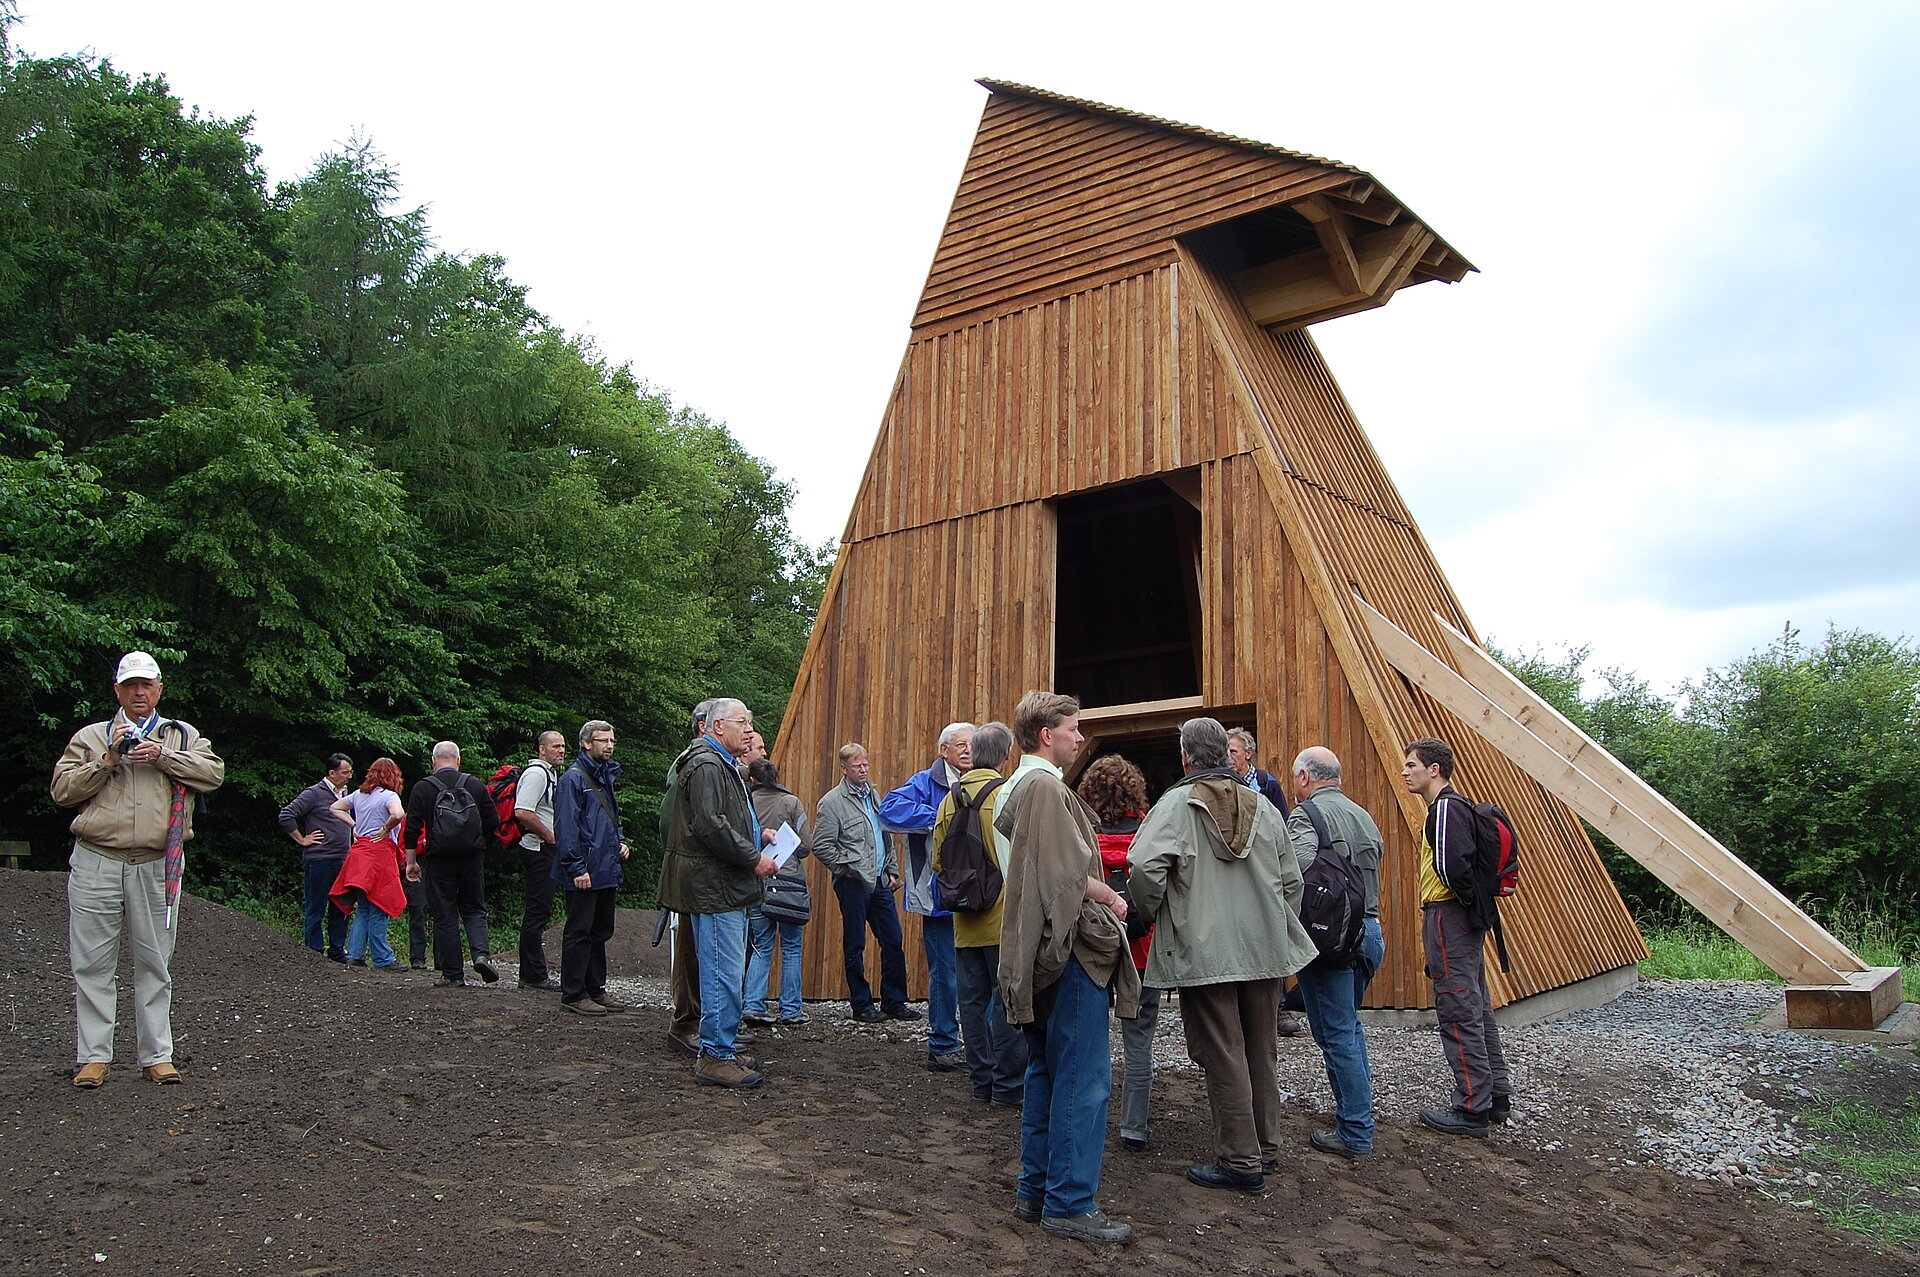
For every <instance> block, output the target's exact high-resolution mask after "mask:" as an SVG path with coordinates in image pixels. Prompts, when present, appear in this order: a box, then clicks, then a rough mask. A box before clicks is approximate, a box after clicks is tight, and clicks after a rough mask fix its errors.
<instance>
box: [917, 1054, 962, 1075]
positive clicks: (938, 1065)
mask: <svg viewBox="0 0 1920 1277" xmlns="http://www.w3.org/2000/svg"><path fill="white" fill-rule="evenodd" d="M966 1067H967V1057H966V1056H964V1055H962V1054H961V1053H960V1052H958V1051H929V1052H927V1071H928V1072H930V1073H958V1072H959V1071H960V1070H962V1069H964V1068H966Z"/></svg>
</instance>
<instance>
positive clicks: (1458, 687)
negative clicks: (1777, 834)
mask: <svg viewBox="0 0 1920 1277" xmlns="http://www.w3.org/2000/svg"><path fill="white" fill-rule="evenodd" d="M1353 601H1354V607H1355V610H1356V611H1357V613H1358V614H1359V616H1360V618H1361V620H1362V621H1364V622H1365V624H1366V626H1367V630H1368V632H1369V634H1370V635H1371V636H1372V638H1373V641H1374V644H1375V645H1376V646H1377V647H1378V648H1379V649H1380V653H1381V655H1383V656H1385V657H1386V658H1387V661H1388V663H1389V664H1391V665H1392V666H1393V667H1394V668H1395V669H1397V670H1399V671H1400V672H1401V673H1402V674H1404V675H1406V676H1407V678H1408V679H1409V680H1411V681H1412V682H1413V684H1414V685H1415V686H1417V687H1418V688H1420V690H1421V691H1423V692H1425V693H1427V695H1429V696H1431V697H1432V698H1433V699H1434V700H1436V701H1438V702H1439V703H1440V704H1441V705H1443V706H1445V707H1446V708H1447V709H1448V710H1450V711H1451V712H1452V713H1453V714H1454V716H1455V717H1457V718H1459V720H1460V721H1461V722H1463V723H1465V724H1466V725H1467V726H1468V727H1470V728H1472V729H1473V730H1474V731H1475V732H1478V733H1479V734H1480V735H1481V736H1483V737H1485V738H1486V740H1487V742H1488V743H1489V744H1491V745H1492V746H1493V747H1494V748H1495V749H1498V750H1499V751H1500V752H1501V753H1503V754H1505V755H1506V756H1507V757H1508V758H1509V759H1511V760H1512V761H1513V763H1514V765H1515V766H1517V767H1519V768H1520V770H1521V771H1524V772H1526V773H1527V775H1529V776H1531V777H1533V778H1534V779H1535V780H1537V781H1539V782H1540V783H1541V784H1542V785H1544V786H1546V788H1547V791H1548V792H1549V793H1551V794H1553V795H1554V796H1555V797H1557V798H1559V799H1560V800H1561V801H1562V802H1564V803H1566V804H1567V805H1568V806H1569V807H1571V808H1573V810H1574V811H1575V812H1577V813H1578V814H1579V815H1580V816H1581V817H1582V818H1583V819H1585V820H1586V821H1587V823H1589V824H1591V825H1592V826H1593V827H1594V828H1596V829H1598V830H1600V831H1601V832H1602V833H1604V834H1606V835H1607V837H1609V838H1611V839H1613V841H1614V842H1615V843H1616V844H1618V846H1619V847H1620V849H1621V850H1622V851H1625V852H1626V853H1627V854H1628V855H1630V856H1632V857H1633V858H1634V859H1635V860H1637V861H1639V862H1640V863H1641V864H1642V865H1644V866H1646V868H1647V870H1648V871H1649V872H1650V873H1652V874H1653V875H1654V876H1655V877H1656V878H1658V879H1660V881H1661V882H1664V883H1665V884H1667V886H1669V887H1671V888H1673V890H1674V891H1675V892H1676V893H1678V895H1679V896H1680V898H1681V899H1683V900H1685V901H1686V902H1687V903H1688V904H1691V905H1692V906H1693V907H1694V908H1696V909H1698V910H1699V911H1700V912H1701V913H1703V914H1705V915H1706V916H1707V918H1708V919H1709V920H1711V921H1712V922H1713V924H1714V925H1715V926H1717V927H1719V928H1720V929H1721V930H1722V931H1725V932H1726V933H1727V934H1728V935H1730V936H1732V937H1733V938H1734V939H1735V940H1738V941H1739V942H1740V943H1741V944H1743V945H1745V946H1746V947H1747V948H1748V949H1749V950H1751V951H1752V953H1753V955H1754V956H1755V957H1757V958H1759V959H1760V960H1761V961H1762V962H1764V963H1766V964H1767V966H1769V967H1771V968H1772V969H1773V970H1774V971H1776V972H1778V973H1779V974H1780V975H1781V976H1782V977H1783V978H1785V979H1787V980H1789V981H1792V982H1795V983H1798V984H1807V985H1823V986H1829V985H1844V984H1846V983H1847V974H1846V973H1847V972H1849V971H1859V970H1861V969H1862V966H1863V965H1864V964H1861V963H1860V960H1859V959H1858V958H1853V959H1852V965H1849V966H1848V967H1847V968H1846V969H1845V970H1844V971H1843V970H1840V969H1836V967H1835V966H1834V965H1833V964H1832V963H1830V962H1828V961H1827V960H1826V959H1825V958H1824V957H1823V956H1822V955H1820V954H1818V953H1815V952H1814V951H1813V950H1812V949H1810V948H1809V947H1808V945H1807V944H1806V942H1805V941H1804V940H1803V939H1802V938H1801V937H1800V936H1799V935H1797V934H1795V932H1794V931H1790V930H1788V929H1787V928H1786V927H1784V926H1782V925H1781V923H1780V922H1779V921H1778V920H1776V919H1775V918H1774V917H1772V916H1771V915H1770V914H1769V913H1767V912H1766V911H1764V910H1761V909H1758V908H1756V907H1754V906H1753V905H1752V904H1751V903H1749V902H1748V900H1747V899H1746V898H1745V896H1744V895H1742V893H1741V892H1740V890H1739V889H1738V888H1737V887H1736V886H1735V885H1734V884H1732V883H1729V882H1727V881H1725V880H1724V879H1722V878H1721V877H1720V876H1719V875H1718V874H1717V873H1715V872H1714V871H1713V869H1711V868H1710V867H1708V866H1706V865H1703V864H1701V863H1700V862H1699V861H1698V860H1696V859H1694V858H1693V857H1692V856H1691V855H1689V854H1688V852H1687V851H1686V850H1685V849H1684V848H1681V847H1679V846H1676V845H1675V844H1674V843H1673V842H1672V840H1670V839H1669V838H1667V837H1666V836H1665V835H1664V834H1662V833H1661V832H1660V831H1659V830H1657V829H1656V828H1654V827H1653V825H1651V824H1650V823H1648V821H1647V820H1646V819H1645V818H1643V817H1642V816H1640V815H1639V814H1638V813H1636V812H1635V811H1633V810H1631V809H1630V808H1628V807H1627V806H1626V805H1625V804H1624V803H1622V802H1621V801H1620V800H1619V799H1618V798H1616V797H1614V796H1613V795H1612V794H1611V793H1609V792H1608V791H1607V790H1606V788H1605V787H1603V786H1602V785H1601V784H1600V783H1599V782H1597V781H1596V780H1594V779H1593V777H1591V776H1589V775H1588V774H1587V773H1586V772H1585V771H1583V770H1581V768H1580V767H1578V766H1576V765H1575V764H1574V763H1572V762H1571V761H1569V760H1568V759H1567V758H1565V757H1563V756H1562V755H1561V754H1560V752H1559V751H1558V750H1556V749H1555V748H1554V747H1553V746H1551V745H1549V744H1548V743H1547V742H1546V741H1544V740H1542V739H1540V737H1538V736H1536V735H1535V734H1534V733H1533V732H1532V731H1530V730H1529V729H1528V728H1527V727H1525V726H1523V725H1522V724H1521V723H1520V722H1519V721H1517V720H1516V719H1515V718H1514V717H1513V716H1512V715H1510V714H1508V713H1507V712H1506V711H1505V710H1503V709H1501V708H1500V707H1499V706H1498V705H1496V704H1494V703H1493V701H1491V700H1490V699H1488V698H1487V696H1486V695H1485V694H1484V693H1483V692H1481V691H1480V689H1478V688H1476V687H1475V686H1474V685H1473V684H1471V683H1469V682H1468V681H1467V680H1466V679H1464V678H1462V677H1461V676H1460V674H1459V673H1458V672H1457V671H1455V670H1454V669H1453V668H1452V667H1451V666H1449V665H1448V664H1447V663H1446V662H1445V661H1443V660H1441V659H1440V658H1439V657H1438V656H1435V655H1434V654H1433V653H1432V652H1430V651H1428V650H1427V649H1426V648H1425V647H1423V646H1421V644H1420V642H1419V641H1418V640H1417V639H1415V638H1414V637H1413V636H1412V635H1410V634H1408V633H1407V632H1406V631H1405V630H1402V629H1401V628H1400V627H1399V626H1397V625H1395V624H1394V623H1393V622H1392V621H1389V620H1388V619H1387V618H1386V617H1385V616H1383V615H1382V614H1381V613H1380V612H1379V611H1377V610H1375V609H1374V608H1373V606H1372V605H1370V604H1369V603H1367V601H1366V600H1364V599H1362V598H1360V597H1359V596H1358V595H1355V596H1354V599H1353ZM1595 748H1596V749H1597V748H1598V746H1595ZM1743 868H1744V866H1743ZM1748 872H1749V873H1751V872H1752V871H1751V870H1749V871H1748ZM1849 956H1850V957H1851V955H1849Z"/></svg>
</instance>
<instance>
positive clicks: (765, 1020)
mask: <svg viewBox="0 0 1920 1277" xmlns="http://www.w3.org/2000/svg"><path fill="white" fill-rule="evenodd" d="M740 1023H742V1024H751V1025H752V1026H753V1027H754V1028H756V1029H771V1028H772V1027H773V1026H774V1024H775V1023H776V1022H775V1021H774V1020H772V1019H770V1018H769V1017H767V1016H764V1015H743V1016H741V1017H740Z"/></svg>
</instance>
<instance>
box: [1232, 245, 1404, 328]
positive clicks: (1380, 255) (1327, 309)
mask: <svg viewBox="0 0 1920 1277" xmlns="http://www.w3.org/2000/svg"><path fill="white" fill-rule="evenodd" d="M1432 242H1433V232H1432V231H1429V230H1428V229H1427V228H1426V227H1425V226H1423V225H1421V224H1420V223H1419V222H1414V221H1409V222H1406V223H1404V224H1402V225H1399V226H1390V227H1388V228H1386V229H1385V230H1379V231H1370V232H1368V233H1367V234H1365V235H1361V236H1359V237H1357V238H1355V239H1353V240H1352V241H1351V245H1350V246H1351V249H1352V252H1353V257H1354V261H1353V272H1354V276H1355V280H1354V284H1353V286H1348V285H1346V284H1344V283H1342V280H1341V274H1340V272H1339V271H1338V270H1337V269H1336V268H1335V266H1334V264H1333V263H1332V262H1331V261H1330V260H1329V258H1328V255H1327V252H1326V250H1325V249H1314V248H1310V249H1306V250H1305V251H1303V252H1298V253H1291V254H1289V255H1288V256H1286V257H1282V258H1280V259H1278V260H1277V261H1271V262H1266V263H1263V264H1261V265H1259V266H1254V267H1250V268H1248V269H1247V270H1243V271H1241V272H1239V273H1238V274H1236V275H1235V276H1234V277H1233V286H1234V289H1235V290H1236V291H1237V292H1238V293H1239V294H1240V298H1241V301H1242V302H1243V303H1244V304H1245V305H1246V308H1247V313H1248V314H1249V315H1251V316H1252V317H1253V321H1254V322H1255V323H1256V324H1260V325H1261V326H1263V327H1268V328H1271V327H1275V326H1279V325H1285V326H1287V327H1290V328H1297V327H1299V326H1301V325H1302V324H1310V323H1314V322H1316V321H1317V320H1321V319H1330V318H1332V317H1333V316H1335V315H1347V314H1351V313H1353V312H1354V311H1356V310H1368V309H1371V308H1372V307H1375V306H1384V305H1385V304H1386V302H1387V299H1388V298H1390V297H1392V296H1393V292H1394V290H1395V289H1396V288H1398V287H1399V286H1400V285H1401V284H1402V283H1404V282H1406V278H1407V276H1408V275H1409V274H1410V273H1411V272H1412V270H1413V268H1414V267H1415V266H1417V265H1419V262H1420V255H1421V254H1422V253H1424V252H1426V250H1427V246H1428V245H1429V244H1430V243H1432Z"/></svg>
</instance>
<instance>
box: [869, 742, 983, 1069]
mask: <svg viewBox="0 0 1920 1277" xmlns="http://www.w3.org/2000/svg"><path fill="white" fill-rule="evenodd" d="M973 733H974V726H973V724H972V723H948V724H947V725H946V726H945V727H943V728H941V729H940V740H939V743H938V747H939V750H940V756H939V757H938V758H936V759H934V760H933V765H932V766H931V767H928V768H927V769H926V770H925V771H923V772H915V773H914V774H913V775H912V776H911V777H910V778H908V780H907V783H906V784H904V785H902V786H900V788H898V789H896V790H894V791H893V792H892V793H890V794H888V795H887V796H886V797H885V798H883V799H881V800H880V820H881V823H882V824H884V825H885V826H886V827H887V828H888V829H890V830H893V831H895V832H897V833H903V834H905V835H906V836H907V882H906V891H905V892H904V893H903V894H902V899H903V900H904V901H905V903H906V906H907V912H909V913H917V914H919V915H920V943H921V945H922V946H923V947H924V948H925V949H926V953H927V1067H928V1068H930V1069H932V1070H933V1071H934V1072H936V1073H952V1072H955V1071H957V1070H959V1069H964V1068H965V1067H966V1066H967V1057H966V1056H965V1055H963V1054H961V1051H960V986H959V980H958V977H957V975H956V972H955V969H954V953H953V915H952V914H951V913H949V912H948V911H947V910H945V909H942V908H941V907H940V893H939V890H938V888H937V887H936V886H935V885H934V881H933V848H932V847H931V846H929V845H928V844H929V842H930V841H931V838H932V834H933V822H934V819H935V818H936V817H937V816H938V815H939V814H940V804H941V803H942V802H943V801H945V799H946V796H947V793H948V791H949V790H951V789H952V788H953V787H954V786H955V785H957V784H959V783H960V777H961V776H963V775H965V774H966V773H967V772H968V771H969V770H971V768H972V766H973V762H972V759H973V752H972V751H973Z"/></svg>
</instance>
